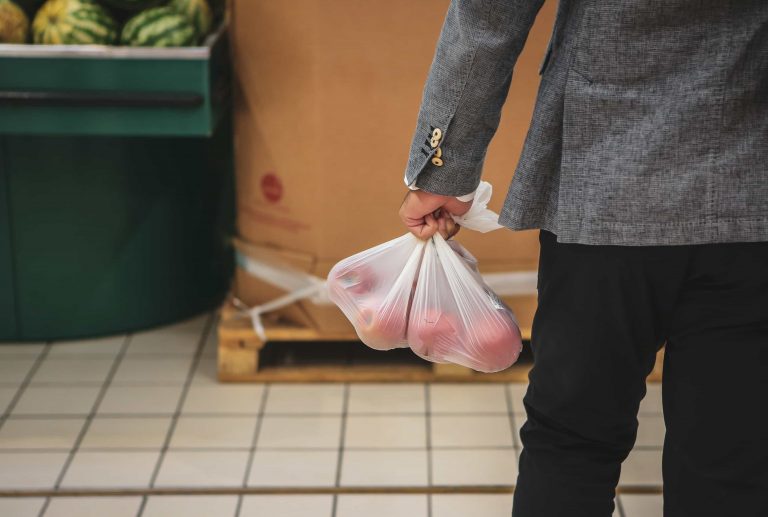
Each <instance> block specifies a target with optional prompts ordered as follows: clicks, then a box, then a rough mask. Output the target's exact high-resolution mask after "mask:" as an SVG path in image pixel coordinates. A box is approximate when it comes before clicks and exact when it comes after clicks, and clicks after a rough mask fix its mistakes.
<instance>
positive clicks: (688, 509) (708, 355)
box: [512, 231, 768, 517]
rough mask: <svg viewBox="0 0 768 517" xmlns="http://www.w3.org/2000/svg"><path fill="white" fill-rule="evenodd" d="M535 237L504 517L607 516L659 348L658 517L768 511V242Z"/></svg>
mask: <svg viewBox="0 0 768 517" xmlns="http://www.w3.org/2000/svg"><path fill="white" fill-rule="evenodd" d="M540 242H541V255H540V261H539V308H538V310H537V312H536V316H535V318H534V323H533V339H532V343H531V344H532V349H533V354H534V367H533V369H532V370H531V373H530V376H529V380H530V384H529V387H528V391H527V393H526V395H525V397H524V405H525V409H526V412H527V421H526V423H525V424H524V425H523V428H522V430H521V439H522V442H523V452H522V454H521V456H520V474H519V476H518V480H517V488H516V491H515V496H514V506H513V513H512V515H513V516H514V517H550V516H553V517H554V516H558V517H559V516H568V517H579V516H584V517H609V516H610V515H611V514H612V512H613V499H614V496H615V487H616V484H617V483H618V480H619V473H620V466H621V462H622V461H623V460H624V459H625V458H626V456H627V455H628V454H629V451H630V450H631V449H632V446H633V445H634V442H635V437H636V433H637V411H638V407H639V404H640V400H641V399H642V398H643V397H644V396H645V378H646V376H647V375H648V373H650V371H651V369H652V368H653V364H654V360H655V354H656V351H657V350H658V348H659V347H660V346H661V345H662V344H663V343H664V342H665V341H666V342H667V352H666V354H665V357H666V358H665V365H664V366H665V371H664V383H663V388H662V390H663V401H664V411H665V421H666V425H667V437H666V439H665V445H664V448H665V452H664V480H665V517H688V516H697V517H699V516H702V517H703V516H713V517H714V516H718V517H727V516H731V515H734V516H735V515H738V516H740V517H757V516H765V515H768V419H766V416H765V410H764V408H765V406H766V403H765V402H764V398H765V397H766V396H768V243H737V244H715V245H699V246H643V247H624V246H587V245H580V244H563V243H558V242H557V241H556V237H555V236H554V235H553V234H551V233H549V232H546V231H542V232H541V236H540Z"/></svg>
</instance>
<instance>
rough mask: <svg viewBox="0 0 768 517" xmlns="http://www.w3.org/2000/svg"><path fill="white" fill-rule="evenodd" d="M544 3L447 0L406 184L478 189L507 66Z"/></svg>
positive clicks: (508, 76)
mask: <svg viewBox="0 0 768 517" xmlns="http://www.w3.org/2000/svg"><path fill="white" fill-rule="evenodd" d="M543 2H544V0H451V2H450V5H449V7H448V12H447V14H446V16H445V20H444V22H443V26H442V29H441V32H440V36H439V38H438V41H437V46H436V49H435V54H434V57H433V59H432V64H431V66H430V70H429V74H428V76H427V80H426V83H425V85H424V90H423V92H422V99H421V106H420V108H419V112H418V117H417V122H416V130H415V133H414V136H413V140H412V142H411V148H410V154H409V157H408V165H407V167H406V171H405V183H406V185H410V184H412V183H413V181H414V180H415V181H416V186H417V187H419V188H420V189H423V190H426V191H427V192H433V193H436V194H443V195H448V196H461V195H464V194H468V193H470V192H473V191H474V190H475V189H477V186H478V184H479V183H480V176H481V174H482V167H483V162H484V160H485V155H486V151H487V149H488V144H489V143H490V141H491V138H492V137H493V135H494V134H495V133H496V129H497V128H498V125H499V120H500V119H501V109H502V106H503V105H504V102H505V101H506V97H507V93H508V92H509V85H510V83H511V81H512V69H513V68H514V65H515V62H516V61H517V58H518V56H519V55H520V52H521V51H522V49H523V45H524V44H525V40H526V39H527V37H528V32H529V31H530V29H531V26H532V25H533V22H534V20H535V19H536V15H537V14H538V12H539V10H540V9H541V6H542V4H543Z"/></svg>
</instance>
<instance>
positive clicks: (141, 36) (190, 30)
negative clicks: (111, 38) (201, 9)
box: [120, 7, 199, 47]
mask: <svg viewBox="0 0 768 517" xmlns="http://www.w3.org/2000/svg"><path fill="white" fill-rule="evenodd" d="M198 39H199V37H198V34H197V31H196V30H195V26H194V25H192V22H191V21H190V20H189V18H187V17H186V16H184V15H183V14H181V13H179V12H177V11H176V10H175V9H171V8H170V7H152V8H150V9H147V10H146V11H142V12H140V13H139V14H137V15H136V16H134V17H133V18H131V19H130V20H128V21H127V22H125V26H124V27H123V32H122V34H121V36H120V41H121V42H122V43H123V45H128V46H131V47H189V46H193V45H195V44H196V43H197V40H198Z"/></svg>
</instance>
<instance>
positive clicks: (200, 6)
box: [168, 0, 213, 37]
mask: <svg viewBox="0 0 768 517" xmlns="http://www.w3.org/2000/svg"><path fill="white" fill-rule="evenodd" d="M168 7H171V8H173V9H176V10H177V11H178V12H180V13H181V14H183V15H186V16H187V18H189V19H190V20H191V21H192V25H194V26H195V30H197V35H198V36H200V37H203V36H205V35H206V34H208V31H210V30H211V23H212V21H213V13H211V7H210V6H209V5H208V2H207V1H206V0H171V2H170V3H169V4H168Z"/></svg>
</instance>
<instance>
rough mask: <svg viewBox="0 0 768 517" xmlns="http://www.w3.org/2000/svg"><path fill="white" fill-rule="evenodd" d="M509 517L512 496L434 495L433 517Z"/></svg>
mask: <svg viewBox="0 0 768 517" xmlns="http://www.w3.org/2000/svg"><path fill="white" fill-rule="evenodd" d="M470 515H478V516H480V515H482V516H483V517H509V516H510V515H512V494H487V495H485V494H483V495H479V494H434V495H433V496H432V517H468V516H470Z"/></svg>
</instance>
